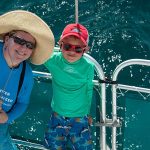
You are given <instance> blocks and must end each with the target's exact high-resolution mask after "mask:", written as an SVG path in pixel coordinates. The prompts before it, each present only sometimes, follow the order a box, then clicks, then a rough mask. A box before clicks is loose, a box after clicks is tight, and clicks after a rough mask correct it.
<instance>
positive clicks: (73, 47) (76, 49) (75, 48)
mask: <svg viewBox="0 0 150 150" xmlns="http://www.w3.org/2000/svg"><path fill="white" fill-rule="evenodd" d="M61 48H62V49H63V50H65V51H74V52H76V53H78V54H79V53H83V52H84V51H85V47H81V46H80V45H72V44H69V43H64V42H62V43H61Z"/></svg>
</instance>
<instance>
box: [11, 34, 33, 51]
mask: <svg viewBox="0 0 150 150" xmlns="http://www.w3.org/2000/svg"><path fill="white" fill-rule="evenodd" d="M10 38H13V40H14V42H15V43H16V44H19V45H26V47H27V48H29V49H32V50H33V49H34V48H35V44H34V43H32V42H29V41H26V40H24V39H21V38H20V37H17V36H14V35H12V36H10Z"/></svg>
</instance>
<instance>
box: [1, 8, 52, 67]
mask: <svg viewBox="0 0 150 150" xmlns="http://www.w3.org/2000/svg"><path fill="white" fill-rule="evenodd" d="M12 30H22V31H26V32H28V33H30V34H31V35H32V36H33V37H34V38H35V39H36V49H35V50H34V52H33V54H32V56H31V63H33V64H35V65H40V64H43V63H44V62H45V61H46V60H47V59H48V58H49V57H50V56H51V54H52V52H53V49H54V36H53V33H52V31H51V29H50V28H49V27H48V25H47V24H46V23H45V22H44V21H43V20H42V19H41V18H40V17H38V16H37V15H35V14H33V13H31V12H28V11H24V10H16V11H11V12H8V13H5V14H3V15H1V16H0V38H1V39H2V38H3V35H4V34H6V33H8V32H10V31H12Z"/></svg>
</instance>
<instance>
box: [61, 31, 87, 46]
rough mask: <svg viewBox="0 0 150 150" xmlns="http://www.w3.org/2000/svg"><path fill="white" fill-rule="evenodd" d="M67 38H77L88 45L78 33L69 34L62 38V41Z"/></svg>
mask: <svg viewBox="0 0 150 150" xmlns="http://www.w3.org/2000/svg"><path fill="white" fill-rule="evenodd" d="M67 36H76V37H77V38H79V39H80V40H81V41H82V42H83V43H84V45H86V46H87V45H88V44H87V42H86V41H85V40H84V39H83V38H82V36H80V35H79V34H78V33H75V32H74V33H68V34H65V35H64V36H62V37H61V38H60V41H62V40H63V39H64V38H66V37H67Z"/></svg>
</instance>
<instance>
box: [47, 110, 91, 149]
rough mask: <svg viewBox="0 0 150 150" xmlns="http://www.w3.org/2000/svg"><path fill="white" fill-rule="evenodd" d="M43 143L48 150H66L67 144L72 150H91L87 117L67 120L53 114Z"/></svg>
mask: <svg viewBox="0 0 150 150" xmlns="http://www.w3.org/2000/svg"><path fill="white" fill-rule="evenodd" d="M45 142H46V147H48V148H49V149H50V150H60V149H61V150H66V149H67V148H66V147H67V144H68V142H69V143H70V144H69V145H70V146H71V149H72V150H92V149H93V143H92V137H91V131H90V127H89V122H88V117H87V116H85V117H82V118H67V117H63V116H60V115H58V114H57V113H55V112H53V113H52V115H51V117H50V121H49V124H48V130H47V131H46V133H45Z"/></svg>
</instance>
